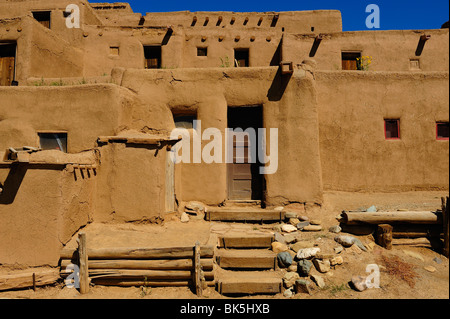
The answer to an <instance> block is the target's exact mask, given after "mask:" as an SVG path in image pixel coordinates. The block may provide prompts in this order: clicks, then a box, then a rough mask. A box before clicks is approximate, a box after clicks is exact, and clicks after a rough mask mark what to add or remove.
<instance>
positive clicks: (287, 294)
mask: <svg viewBox="0 0 450 319" xmlns="http://www.w3.org/2000/svg"><path fill="white" fill-rule="evenodd" d="M293 295H294V292H293V291H292V289H286V290H285V291H284V292H283V296H285V297H286V298H291V297H292V296H293Z"/></svg>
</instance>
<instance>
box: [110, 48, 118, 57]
mask: <svg viewBox="0 0 450 319" xmlns="http://www.w3.org/2000/svg"><path fill="white" fill-rule="evenodd" d="M109 54H110V55H115V56H118V55H119V47H109Z"/></svg>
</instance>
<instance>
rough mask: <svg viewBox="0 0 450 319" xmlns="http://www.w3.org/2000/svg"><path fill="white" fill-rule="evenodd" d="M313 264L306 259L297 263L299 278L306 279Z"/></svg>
mask: <svg viewBox="0 0 450 319" xmlns="http://www.w3.org/2000/svg"><path fill="white" fill-rule="evenodd" d="M312 266H313V263H312V262H311V261H310V260H308V259H302V260H300V261H299V262H298V263H297V272H298V274H299V275H300V276H303V277H307V276H309V273H310V271H311V268H312Z"/></svg>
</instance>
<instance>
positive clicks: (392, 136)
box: [384, 119, 400, 140]
mask: <svg viewBox="0 0 450 319" xmlns="http://www.w3.org/2000/svg"><path fill="white" fill-rule="evenodd" d="M384 135H385V138H386V139H387V140H397V139H400V120H398V119H390V120H384Z"/></svg>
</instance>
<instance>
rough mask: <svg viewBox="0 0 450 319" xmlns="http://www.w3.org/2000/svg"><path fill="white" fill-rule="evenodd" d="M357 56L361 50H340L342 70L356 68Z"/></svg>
mask: <svg viewBox="0 0 450 319" xmlns="http://www.w3.org/2000/svg"><path fill="white" fill-rule="evenodd" d="M358 58H361V52H342V70H358V63H357V62H358Z"/></svg>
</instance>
